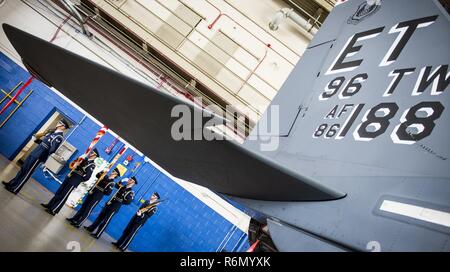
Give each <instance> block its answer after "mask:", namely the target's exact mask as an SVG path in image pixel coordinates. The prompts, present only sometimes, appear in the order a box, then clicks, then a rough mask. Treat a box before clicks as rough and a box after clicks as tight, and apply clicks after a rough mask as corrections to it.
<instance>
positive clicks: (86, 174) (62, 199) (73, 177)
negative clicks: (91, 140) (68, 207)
mask: <svg viewBox="0 0 450 272" xmlns="http://www.w3.org/2000/svg"><path fill="white" fill-rule="evenodd" d="M98 157H99V153H98V150H97V149H96V148H94V149H93V150H92V151H91V153H89V157H88V158H87V159H85V160H83V161H82V162H81V163H80V164H79V165H78V166H77V167H76V169H75V170H74V171H73V172H71V173H70V174H69V175H67V177H66V179H65V180H64V181H63V183H62V184H61V186H60V187H59V188H58V191H56V193H55V195H54V196H53V198H52V199H51V200H50V202H48V204H43V203H42V204H41V206H43V207H44V208H45V211H46V212H47V213H49V214H51V215H55V214H57V213H58V212H59V211H60V210H61V208H62V207H63V206H64V203H66V201H67V198H68V197H69V195H70V193H72V191H73V190H74V189H75V188H77V187H78V185H80V183H81V182H86V181H88V180H89V179H90V178H91V176H92V172H94V169H95V163H94V160H95V159H96V158H98Z"/></svg>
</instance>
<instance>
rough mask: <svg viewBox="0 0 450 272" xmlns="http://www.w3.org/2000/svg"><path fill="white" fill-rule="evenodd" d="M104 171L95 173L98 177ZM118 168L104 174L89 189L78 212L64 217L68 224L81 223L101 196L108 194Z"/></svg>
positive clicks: (75, 224) (111, 188)
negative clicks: (106, 174)
mask: <svg viewBox="0 0 450 272" xmlns="http://www.w3.org/2000/svg"><path fill="white" fill-rule="evenodd" d="M103 174H104V172H100V173H98V174H97V178H100V177H101V176H102V175H103ZM120 176H121V175H120V171H119V169H117V168H115V169H114V170H113V171H112V172H111V173H110V174H109V176H105V177H104V178H103V179H102V180H100V181H98V182H97V184H96V185H94V187H93V188H92V189H91V190H90V191H89V193H88V195H87V197H86V200H85V201H84V202H83V205H82V206H81V208H80V209H79V210H78V212H77V213H76V214H75V215H74V216H73V217H72V218H66V220H67V221H69V222H70V224H71V225H72V226H74V227H76V228H79V227H80V226H81V225H83V223H84V221H85V220H86V218H88V217H89V215H90V214H91V212H92V210H94V208H95V206H97V204H98V203H99V202H100V201H101V200H102V198H103V196H109V195H110V194H111V192H112V191H113V189H114V179H116V178H117V177H120Z"/></svg>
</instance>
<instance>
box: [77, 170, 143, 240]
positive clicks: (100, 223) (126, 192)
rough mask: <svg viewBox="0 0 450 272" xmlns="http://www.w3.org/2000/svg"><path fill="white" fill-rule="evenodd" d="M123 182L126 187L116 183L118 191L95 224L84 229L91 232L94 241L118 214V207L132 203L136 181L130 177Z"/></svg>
mask: <svg viewBox="0 0 450 272" xmlns="http://www.w3.org/2000/svg"><path fill="white" fill-rule="evenodd" d="M123 181H126V185H122V184H121V183H116V188H118V190H117V191H116V193H115V194H114V195H113V196H112V197H111V199H110V200H109V201H108V202H107V203H106V205H105V207H104V208H103V209H102V211H101V212H100V214H99V215H98V217H97V219H96V220H95V222H94V223H93V224H92V225H90V226H89V227H86V226H85V227H84V228H85V229H86V230H87V231H89V232H92V233H91V236H92V237H94V238H95V239H98V238H100V236H101V235H102V234H103V232H104V231H105V229H106V227H107V226H108V224H109V222H110V221H111V219H112V218H113V216H114V215H115V214H117V213H118V212H119V210H120V207H121V206H122V205H129V204H130V203H131V201H133V198H134V192H133V189H132V187H133V186H134V185H135V184H137V179H136V177H132V178H129V179H128V180H123ZM95 230H97V232H96V233H94V231H95Z"/></svg>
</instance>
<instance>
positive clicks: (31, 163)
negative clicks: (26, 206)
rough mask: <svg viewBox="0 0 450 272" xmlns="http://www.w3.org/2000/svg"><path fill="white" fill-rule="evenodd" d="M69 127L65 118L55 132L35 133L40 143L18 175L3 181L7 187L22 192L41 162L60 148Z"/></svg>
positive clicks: (37, 141) (9, 189)
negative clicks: (40, 134) (8, 180)
mask: <svg viewBox="0 0 450 272" xmlns="http://www.w3.org/2000/svg"><path fill="white" fill-rule="evenodd" d="M69 127H70V126H69V123H68V122H67V121H66V120H64V119H63V120H61V121H59V122H58V124H57V125H56V127H55V131H54V132H51V133H47V134H45V135H42V136H39V135H36V136H37V137H36V136H35V135H33V137H34V138H36V140H35V142H36V143H38V144H39V145H38V146H37V147H36V148H35V149H34V150H33V151H32V152H31V154H30V155H29V156H28V158H27V159H26V160H25V162H24V164H23V165H22V167H21V168H20V170H19V172H18V173H17V175H16V176H15V177H14V178H13V179H12V180H11V181H10V182H5V181H2V183H3V185H4V186H5V189H6V190H8V191H9V192H11V193H13V194H17V193H18V192H20V190H21V189H22V187H23V186H24V185H25V183H26V182H27V181H28V180H29V178H30V177H31V176H32V175H33V172H34V170H36V168H37V167H38V166H39V164H40V163H41V162H45V161H46V160H47V159H48V157H49V156H50V155H51V154H53V153H54V152H55V151H56V150H57V149H58V147H59V146H60V145H61V143H62V142H63V140H64V137H63V133H64V131H65V130H66V129H69Z"/></svg>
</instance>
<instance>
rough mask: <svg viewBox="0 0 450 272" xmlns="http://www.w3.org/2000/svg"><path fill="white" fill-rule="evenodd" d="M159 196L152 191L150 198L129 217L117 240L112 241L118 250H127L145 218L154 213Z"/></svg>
mask: <svg viewBox="0 0 450 272" xmlns="http://www.w3.org/2000/svg"><path fill="white" fill-rule="evenodd" d="M159 198H160V197H159V194H158V193H157V192H155V193H153V195H152V196H151V197H150V200H147V201H145V202H144V204H142V206H141V207H140V208H139V210H138V211H137V212H136V214H135V215H134V216H133V218H131V220H130V222H129V223H128V225H127V227H126V228H125V230H124V231H123V233H122V236H120V238H119V240H117V242H113V243H112V244H113V245H114V246H116V247H117V248H118V249H119V250H120V251H125V250H127V248H128V246H129V245H130V243H131V241H133V238H134V237H135V236H136V234H137V232H138V231H139V229H141V228H142V227H143V226H144V224H145V222H147V220H148V219H149V218H150V217H152V215H154V214H155V213H156V211H157V206H158V205H159V203H158V202H157V201H158V200H159Z"/></svg>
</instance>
